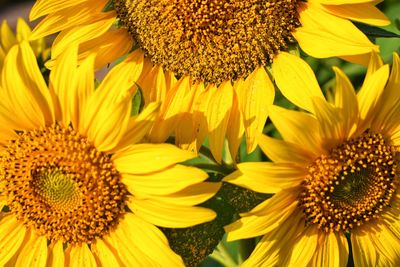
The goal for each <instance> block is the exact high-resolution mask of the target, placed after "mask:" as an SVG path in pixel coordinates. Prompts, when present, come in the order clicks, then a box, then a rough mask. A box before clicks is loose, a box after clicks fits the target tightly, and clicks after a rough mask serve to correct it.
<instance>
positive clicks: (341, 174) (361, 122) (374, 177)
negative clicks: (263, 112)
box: [225, 53, 400, 266]
mask: <svg viewBox="0 0 400 267" xmlns="http://www.w3.org/2000/svg"><path fill="white" fill-rule="evenodd" d="M276 60H277V61H280V63H281V64H286V66H287V68H286V69H284V70H283V69H273V71H274V75H275V77H276V80H277V84H278V85H279V86H280V89H281V90H282V91H283V92H286V95H287V96H288V98H289V100H291V101H292V102H293V103H295V104H296V105H298V106H299V107H301V108H303V109H305V110H307V111H309V113H306V112H303V111H293V110H287V109H284V108H281V107H278V106H271V108H270V110H269V112H270V118H271V120H272V122H273V123H274V125H275V126H276V128H277V130H278V131H279V132H280V134H281V135H282V137H283V139H284V140H277V139H274V138H271V137H268V136H264V135H261V136H260V140H259V142H260V146H261V148H262V149H263V151H264V152H265V154H266V155H267V156H268V157H269V158H270V159H271V160H272V161H273V162H264V163H242V164H238V171H236V172H234V173H233V174H231V175H229V176H228V177H226V178H225V180H226V181H228V182H230V183H233V184H236V185H240V186H243V187H246V188H248V189H251V190H254V191H257V192H262V193H275V195H274V196H273V197H271V198H270V199H268V200H266V201H264V202H263V203H261V204H260V205H259V206H257V207H255V208H254V209H253V210H251V211H250V212H248V213H245V214H241V215H242V218H241V219H239V220H238V221H236V222H234V223H232V224H230V225H228V226H227V227H226V228H225V230H226V231H227V232H228V240H235V239H241V238H249V237H255V236H262V239H261V240H260V242H259V243H258V244H257V247H256V248H255V250H254V251H253V253H252V255H251V256H250V257H249V259H248V260H247V261H246V262H245V263H244V265H243V266H288V265H291V266H294V265H296V266H297V265H298V264H299V263H301V265H302V266H303V265H304V266H346V265H347V261H348V257H349V246H351V251H352V255H353V261H354V265H355V266H398V265H399V264H400V220H399V212H400V188H399V182H400V181H399V173H400V172H399V171H400V167H399V164H400V162H399V155H400V119H399V118H400V94H399V89H400V60H399V56H398V55H397V54H396V55H395V56H394V62H393V67H392V71H391V74H390V77H389V66H388V65H384V66H382V62H381V60H380V58H378V56H377V55H373V57H372V59H371V61H370V65H369V68H368V72H367V75H366V78H365V80H364V83H363V85H362V87H361V89H360V90H359V91H358V93H357V94H356V93H355V91H354V88H353V86H352V84H351V83H350V81H349V79H348V78H347V77H346V75H345V74H344V73H343V72H342V71H341V70H340V69H338V68H334V71H335V73H336V92H335V97H334V100H333V101H332V102H333V103H330V102H327V101H326V100H325V98H324V96H323V95H322V92H321V90H320V88H319V86H318V83H317V81H316V79H315V76H314V74H313V73H312V71H311V68H310V67H309V66H308V65H307V64H306V63H305V62H304V61H302V60H300V59H299V58H297V57H295V56H292V55H289V54H285V53H282V54H281V55H279V56H278V58H277V59H276ZM347 237H348V239H347Z"/></svg>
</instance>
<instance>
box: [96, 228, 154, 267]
mask: <svg viewBox="0 0 400 267" xmlns="http://www.w3.org/2000/svg"><path fill="white" fill-rule="evenodd" d="M133 238H137V237H133ZM104 239H105V241H106V243H107V244H110V247H112V248H113V250H115V251H116V253H117V254H118V256H119V259H120V260H121V262H122V264H121V266H153V265H154V263H153V261H152V259H151V258H150V257H148V256H147V255H146V254H144V253H143V252H142V251H141V250H140V249H139V248H138V247H136V246H135V244H134V243H133V242H129V241H127V238H126V235H125V234H124V233H123V232H122V231H121V230H119V229H117V230H116V231H115V232H111V233H110V234H109V235H107V236H105V237H104Z"/></svg>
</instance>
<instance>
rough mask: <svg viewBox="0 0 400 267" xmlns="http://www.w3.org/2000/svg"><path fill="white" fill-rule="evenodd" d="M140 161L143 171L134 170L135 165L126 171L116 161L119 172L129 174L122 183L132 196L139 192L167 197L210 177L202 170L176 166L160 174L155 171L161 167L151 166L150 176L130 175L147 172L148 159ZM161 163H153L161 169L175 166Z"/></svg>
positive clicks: (158, 161) (125, 175) (123, 178)
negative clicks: (166, 166)
mask: <svg viewBox="0 0 400 267" xmlns="http://www.w3.org/2000/svg"><path fill="white" fill-rule="evenodd" d="M155 149H157V150H160V148H157V146H156V147H155ZM172 160H173V159H172ZM140 161H141V162H138V163H137V164H138V165H141V166H142V167H141V169H133V168H134V166H135V165H136V164H134V163H133V164H132V165H133V167H131V168H130V169H128V168H127V170H126V171H125V168H123V167H121V164H120V161H119V160H118V161H117V160H116V166H117V168H118V170H119V171H121V172H127V174H123V175H122V181H123V183H124V184H126V186H127V187H128V190H129V191H130V192H131V193H132V194H135V192H136V191H138V192H142V193H145V194H146V193H147V194H154V195H167V194H171V193H175V192H178V191H180V190H182V189H184V188H185V187H187V186H190V185H192V184H195V183H200V182H202V181H204V180H205V179H207V177H208V175H207V173H206V172H204V171H202V170H200V169H197V168H194V167H191V166H183V165H175V166H173V167H170V168H167V169H163V170H162V171H160V172H154V171H155V170H157V169H158V168H160V167H159V166H157V167H151V166H149V167H148V169H147V170H149V171H150V170H151V171H152V173H150V174H146V175H134V174H129V172H132V173H140V172H144V171H145V170H146V168H147V166H146V162H147V159H141V160H140ZM149 161H150V159H149ZM161 161H163V160H162V159H158V160H157V161H152V164H153V165H155V164H154V162H157V165H158V164H159V165H161V167H162V166H163V165H164V164H166V165H167V164H168V163H172V164H173V162H165V161H164V162H161ZM164 166H165V165H164Z"/></svg>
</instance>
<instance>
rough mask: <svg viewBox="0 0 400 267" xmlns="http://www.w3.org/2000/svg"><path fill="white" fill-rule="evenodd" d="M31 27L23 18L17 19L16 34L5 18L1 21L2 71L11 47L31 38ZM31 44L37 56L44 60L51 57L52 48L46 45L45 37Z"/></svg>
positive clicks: (0, 58)
mask: <svg viewBox="0 0 400 267" xmlns="http://www.w3.org/2000/svg"><path fill="white" fill-rule="evenodd" d="M31 32H32V30H31V28H30V27H29V25H28V24H27V23H26V21H25V20H23V19H22V18H18V20H17V28H16V33H15V34H14V33H13V31H12V30H11V28H10V26H9V25H8V23H7V21H6V20H4V21H3V22H2V23H1V28H0V36H1V38H0V72H1V68H2V66H3V62H4V58H5V56H6V54H7V52H8V51H9V50H10V49H11V47H12V46H13V45H15V44H17V43H20V42H22V41H24V40H29V37H30V35H31ZM30 45H31V47H32V49H33V51H34V53H35V57H36V58H37V59H38V60H40V61H41V62H44V61H46V60H48V59H49V58H50V49H49V48H48V47H47V45H46V41H45V39H44V38H39V39H37V40H33V41H31V42H30Z"/></svg>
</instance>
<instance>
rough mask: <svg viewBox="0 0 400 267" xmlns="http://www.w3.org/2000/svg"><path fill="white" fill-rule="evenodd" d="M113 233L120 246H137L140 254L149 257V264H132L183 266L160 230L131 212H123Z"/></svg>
mask: <svg viewBox="0 0 400 267" xmlns="http://www.w3.org/2000/svg"><path fill="white" fill-rule="evenodd" d="M115 235H116V236H117V238H118V239H119V241H120V244H119V246H120V247H121V246H124V247H126V248H128V249H132V247H133V248H134V247H137V248H138V249H139V251H140V252H141V254H145V255H146V256H147V257H149V258H150V259H151V262H150V263H151V265H145V264H140V265H134V266H154V265H155V266H157V265H159V266H183V262H182V259H181V257H180V256H178V255H177V254H175V253H174V252H173V251H172V250H171V248H170V247H169V245H168V240H167V238H166V237H165V236H164V234H163V233H162V232H161V230H159V229H158V228H157V227H155V226H154V225H152V224H149V223H147V222H146V221H144V220H142V219H141V218H139V217H138V216H136V215H133V214H132V213H127V214H125V216H124V219H123V220H122V221H121V222H120V223H119V225H118V228H117V230H116V231H115ZM132 245H133V246H132ZM133 250H134V249H133ZM134 253H137V252H134ZM139 255H140V254H139ZM121 259H123V257H121Z"/></svg>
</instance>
